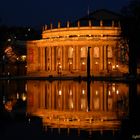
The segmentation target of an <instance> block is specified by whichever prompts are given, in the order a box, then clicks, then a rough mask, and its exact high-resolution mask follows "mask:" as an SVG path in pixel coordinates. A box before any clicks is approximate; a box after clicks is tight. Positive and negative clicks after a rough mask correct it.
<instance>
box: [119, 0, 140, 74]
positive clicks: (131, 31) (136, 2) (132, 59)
mask: <svg viewBox="0 0 140 140" xmlns="http://www.w3.org/2000/svg"><path fill="white" fill-rule="evenodd" d="M121 12H122V14H123V19H122V22H121V23H122V24H121V27H122V35H123V37H124V38H125V39H127V40H128V45H129V73H130V75H134V76H136V75H137V63H138V60H139V50H140V48H139V45H140V43H139V40H140V36H139V33H140V0H133V1H131V2H130V3H129V5H128V6H125V7H123V8H122V11H121Z"/></svg>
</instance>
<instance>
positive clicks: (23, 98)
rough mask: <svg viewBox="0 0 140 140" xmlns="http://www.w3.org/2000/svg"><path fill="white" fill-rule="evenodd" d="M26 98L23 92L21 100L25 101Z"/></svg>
mask: <svg viewBox="0 0 140 140" xmlns="http://www.w3.org/2000/svg"><path fill="white" fill-rule="evenodd" d="M26 99H27V97H26V95H25V93H23V94H22V100H23V101H26Z"/></svg>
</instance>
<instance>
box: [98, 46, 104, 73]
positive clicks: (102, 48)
mask: <svg viewBox="0 0 140 140" xmlns="http://www.w3.org/2000/svg"><path fill="white" fill-rule="evenodd" d="M99 59H100V61H99V64H100V66H99V67H100V70H102V71H103V70H104V46H100V48H99Z"/></svg>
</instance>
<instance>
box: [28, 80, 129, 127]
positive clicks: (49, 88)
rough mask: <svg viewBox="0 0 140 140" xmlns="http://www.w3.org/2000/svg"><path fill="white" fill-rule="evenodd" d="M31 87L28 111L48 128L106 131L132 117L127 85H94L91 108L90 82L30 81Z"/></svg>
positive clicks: (29, 88)
mask: <svg viewBox="0 0 140 140" xmlns="http://www.w3.org/2000/svg"><path fill="white" fill-rule="evenodd" d="M27 86H28V95H27V99H28V102H27V103H28V105H27V106H28V107H27V112H28V113H31V114H35V115H37V116H42V117H43V121H44V123H47V124H48V125H53V126H55V127H56V125H57V124H58V122H59V124H61V127H66V126H69V127H79V128H82V127H83V128H85V127H86V128H88V127H91V128H92V127H93V128H94V129H97V128H101V127H103V126H102V125H105V126H104V128H108V129H113V128H116V127H118V125H117V124H118V122H119V120H120V119H121V118H122V117H124V116H126V115H128V87H127V86H126V85H125V84H115V83H104V82H102V83H99V82H97V83H96V82H94V83H91V85H90V105H88V102H89V101H88V98H87V94H88V93H87V83H86V82H81V83H79V82H74V81H53V82H48V81H28V83H27ZM89 108H90V111H89ZM96 120H97V121H96ZM107 120H110V121H107ZM111 121H112V122H113V121H114V123H111ZM93 122H94V126H92V125H93ZM96 122H97V125H95V124H96Z"/></svg>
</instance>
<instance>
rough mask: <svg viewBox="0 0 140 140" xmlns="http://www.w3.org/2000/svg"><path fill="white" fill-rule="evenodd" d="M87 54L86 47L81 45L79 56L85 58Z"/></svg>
mask: <svg viewBox="0 0 140 140" xmlns="http://www.w3.org/2000/svg"><path fill="white" fill-rule="evenodd" d="M86 56H87V48H86V47H82V48H81V58H85V57H86Z"/></svg>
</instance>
